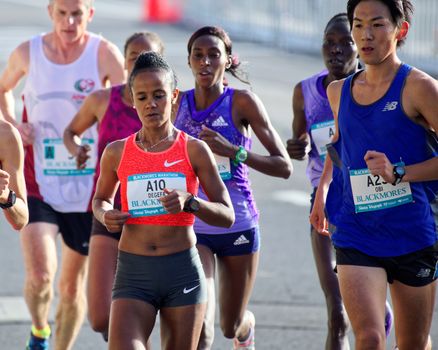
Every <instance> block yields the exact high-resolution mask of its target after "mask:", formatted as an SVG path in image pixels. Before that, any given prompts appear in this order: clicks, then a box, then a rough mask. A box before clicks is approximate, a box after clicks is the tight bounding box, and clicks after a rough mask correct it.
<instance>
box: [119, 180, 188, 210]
mask: <svg viewBox="0 0 438 350" xmlns="http://www.w3.org/2000/svg"><path fill="white" fill-rule="evenodd" d="M165 188H167V189H169V190H182V191H187V184H186V177H185V175H184V174H181V173H147V174H136V175H131V176H128V182H127V199H128V211H129V214H131V216H132V217H134V218H135V217H140V216H152V215H162V214H167V211H166V210H165V209H164V207H163V205H162V204H161V201H160V200H159V198H160V197H163V196H165V193H164V189H165Z"/></svg>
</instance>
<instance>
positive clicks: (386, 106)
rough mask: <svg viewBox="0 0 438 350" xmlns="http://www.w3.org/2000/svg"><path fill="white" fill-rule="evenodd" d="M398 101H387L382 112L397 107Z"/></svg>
mask: <svg viewBox="0 0 438 350" xmlns="http://www.w3.org/2000/svg"><path fill="white" fill-rule="evenodd" d="M397 105H398V102H397V101H394V102H386V105H385V107H384V108H383V109H382V112H388V111H393V110H394V109H396V108H397Z"/></svg>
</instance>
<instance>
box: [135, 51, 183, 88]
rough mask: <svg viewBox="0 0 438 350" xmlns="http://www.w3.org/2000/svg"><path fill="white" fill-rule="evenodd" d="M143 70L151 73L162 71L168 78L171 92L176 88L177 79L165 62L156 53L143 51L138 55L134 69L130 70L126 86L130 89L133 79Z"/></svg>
mask: <svg viewBox="0 0 438 350" xmlns="http://www.w3.org/2000/svg"><path fill="white" fill-rule="evenodd" d="M145 70H152V71H160V70H162V71H164V72H166V74H167V75H168V76H169V80H170V85H171V86H170V87H171V89H172V90H174V89H175V88H176V85H177V79H176V75H175V73H174V71H173V69H172V67H171V66H170V65H169V63H167V62H166V60H165V59H164V58H163V56H161V55H160V54H159V53H157V52H153V51H143V52H142V53H141V54H140V55H138V57H137V59H136V60H135V63H134V68H133V69H132V72H131V74H130V75H129V79H128V84H129V87H130V89H132V84H133V82H134V79H135V77H136V76H137V75H138V74H139V73H140V72H143V71H145Z"/></svg>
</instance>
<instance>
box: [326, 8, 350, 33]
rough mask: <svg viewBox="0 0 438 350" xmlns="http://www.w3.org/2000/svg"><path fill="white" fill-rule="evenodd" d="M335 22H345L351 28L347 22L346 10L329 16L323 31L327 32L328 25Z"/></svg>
mask: <svg viewBox="0 0 438 350" xmlns="http://www.w3.org/2000/svg"><path fill="white" fill-rule="evenodd" d="M336 22H347V23H348V25H349V27H350V28H351V25H350V24H349V20H348V16H347V13H346V12H341V13H337V14H336V15H334V16H333V17H332V18H330V19H329V20H328V22H327V24H326V26H325V29H324V33H326V32H327V29H328V27H330V26H331V25H332V24H333V23H336Z"/></svg>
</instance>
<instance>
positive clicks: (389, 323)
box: [385, 300, 394, 338]
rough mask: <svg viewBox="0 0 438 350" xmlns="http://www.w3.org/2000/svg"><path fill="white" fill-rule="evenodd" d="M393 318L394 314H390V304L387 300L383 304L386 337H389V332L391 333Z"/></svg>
mask: <svg viewBox="0 0 438 350" xmlns="http://www.w3.org/2000/svg"><path fill="white" fill-rule="evenodd" d="M393 319H394V315H393V314H392V309H391V305H389V303H388V300H387V301H386V304H385V333H386V337H387V338H388V337H389V333H391V329H392V323H393Z"/></svg>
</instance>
